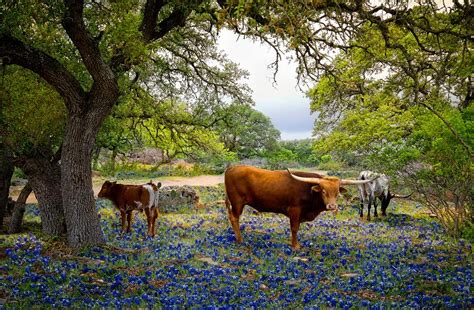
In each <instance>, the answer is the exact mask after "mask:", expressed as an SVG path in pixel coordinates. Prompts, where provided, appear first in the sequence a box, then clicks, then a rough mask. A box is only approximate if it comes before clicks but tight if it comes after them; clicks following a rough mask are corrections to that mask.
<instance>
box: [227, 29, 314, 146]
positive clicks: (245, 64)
mask: <svg viewBox="0 0 474 310" xmlns="http://www.w3.org/2000/svg"><path fill="white" fill-rule="evenodd" d="M219 37H220V38H219V47H220V48H221V49H222V50H224V52H225V53H226V54H227V55H228V57H229V58H230V59H231V60H232V61H234V62H235V63H238V64H239V66H240V67H241V68H243V69H245V70H247V71H248V72H249V73H250V77H249V79H248V80H247V84H248V85H249V86H250V88H252V90H253V99H254V101H255V108H256V109H257V110H259V111H261V112H263V113H264V114H265V115H267V116H269V117H270V118H271V119H272V122H273V124H274V125H275V127H276V128H278V129H279V130H280V131H281V138H282V139H283V140H292V139H304V138H310V137H311V132H312V129H313V124H314V116H313V115H310V109H309V99H308V98H307V97H306V96H305V94H304V93H302V92H301V91H300V90H299V89H298V88H297V86H296V71H295V68H296V65H295V64H294V63H293V64H288V62H287V60H285V59H284V60H282V61H281V62H280V65H279V71H278V75H277V78H276V80H277V83H278V84H277V85H274V84H273V70H272V69H269V68H268V65H269V64H270V63H272V62H273V61H274V59H275V54H274V52H273V51H271V50H270V48H268V47H267V46H264V45H261V44H260V43H256V42H253V41H251V40H248V39H244V38H242V37H241V38H238V39H237V36H236V35H235V34H234V33H232V32H230V31H225V30H224V31H222V32H221V33H220V36H219Z"/></svg>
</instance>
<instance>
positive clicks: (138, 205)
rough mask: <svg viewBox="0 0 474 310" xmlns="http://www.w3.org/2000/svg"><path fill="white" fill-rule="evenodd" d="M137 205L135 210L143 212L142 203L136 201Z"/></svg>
mask: <svg viewBox="0 0 474 310" xmlns="http://www.w3.org/2000/svg"><path fill="white" fill-rule="evenodd" d="M134 203H135V208H136V209H138V210H141V209H143V204H142V203H141V201H134Z"/></svg>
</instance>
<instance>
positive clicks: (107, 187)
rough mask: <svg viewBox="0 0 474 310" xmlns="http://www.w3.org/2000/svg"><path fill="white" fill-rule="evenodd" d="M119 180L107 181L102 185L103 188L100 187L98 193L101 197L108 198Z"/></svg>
mask: <svg viewBox="0 0 474 310" xmlns="http://www.w3.org/2000/svg"><path fill="white" fill-rule="evenodd" d="M116 183H117V182H110V181H105V183H104V184H103V185H102V188H101V189H100V192H99V194H98V195H97V196H98V197H99V198H108V197H110V195H111V194H112V187H113V186H114V185H115V184H116Z"/></svg>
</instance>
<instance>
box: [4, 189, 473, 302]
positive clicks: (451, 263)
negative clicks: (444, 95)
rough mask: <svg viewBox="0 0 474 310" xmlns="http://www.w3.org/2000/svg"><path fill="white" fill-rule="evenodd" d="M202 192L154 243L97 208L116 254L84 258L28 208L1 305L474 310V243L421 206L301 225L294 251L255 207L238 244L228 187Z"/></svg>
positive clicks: (164, 218)
mask: <svg viewBox="0 0 474 310" xmlns="http://www.w3.org/2000/svg"><path fill="white" fill-rule="evenodd" d="M197 190H198V191H199V192H200V194H201V199H202V202H203V203H204V204H205V206H206V207H204V208H195V207H193V206H187V205H181V206H175V207H169V208H167V209H164V210H161V216H160V218H159V220H158V228H157V236H156V237H155V238H147V237H145V235H146V221H145V219H144V216H143V215H136V216H135V218H134V222H133V227H132V232H131V233H129V234H121V233H120V227H119V217H118V215H117V211H116V210H115V209H114V208H113V206H112V205H111V204H110V202H108V201H104V200H98V201H97V208H98V210H99V214H100V216H101V224H102V230H103V232H104V234H105V236H106V238H107V246H105V247H94V248H88V249H85V250H83V251H81V252H79V253H76V252H73V251H71V250H70V249H69V248H68V247H67V246H65V245H64V243H63V242H62V241H61V240H56V239H51V238H47V237H45V236H43V235H41V233H40V226H39V216H38V209H37V207H36V206H35V205H28V207H27V213H26V225H27V227H28V231H27V232H26V233H24V234H21V235H12V236H0V244H1V246H0V308H6V309H12V308H31V307H40V308H43V307H60V308H62V307H73V308H104V307H105V308H109V307H114V308H115V307H116V308H139V307H140V308H147V307H149V308H189V307H192V308H207V309H215V308H229V307H230V308H249V307H255V308H278V309H280V308H328V307H329V308H337V309H350V308H354V309H355V308H361V307H362V308H370V309H382V308H384V309H385V308H416V309H419V308H424V309H431V308H452V309H468V308H472V307H474V296H473V294H472V287H473V284H474V280H473V277H472V246H471V243H470V242H468V241H465V240H462V239H458V240H456V239H452V238H450V237H448V236H447V235H446V234H445V232H444V231H443V229H442V227H441V226H440V225H439V224H438V223H437V222H436V221H435V220H434V219H432V218H430V217H429V215H428V214H427V213H426V211H425V210H424V209H423V208H422V207H421V206H420V205H417V204H415V203H414V202H410V201H408V202H397V201H395V202H392V204H391V206H390V207H389V209H388V213H389V215H388V216H387V217H386V218H380V219H375V220H373V221H371V222H367V221H361V220H360V219H359V217H358V215H357V214H358V213H357V212H358V211H357V209H356V208H355V206H345V207H344V209H343V210H342V211H341V212H340V213H339V214H337V215H334V214H332V213H325V214H323V215H321V216H319V217H318V218H316V220H315V221H313V222H310V223H305V224H302V226H301V228H300V231H299V240H300V242H301V244H302V246H303V248H302V249H301V250H299V251H293V250H292V249H291V248H290V246H289V235H290V232H289V223H288V219H287V218H285V217H284V216H279V215H274V214H258V213H256V212H255V211H253V210H252V209H251V208H248V207H247V208H246V209H245V211H244V214H243V216H242V217H241V228H242V234H243V238H244V243H243V244H241V245H238V244H236V243H235V238H234V234H233V231H232V229H231V228H230V225H229V223H228V220H227V214H226V211H225V207H224V206H223V204H222V202H221V200H222V199H223V187H222V185H220V186H218V187H197Z"/></svg>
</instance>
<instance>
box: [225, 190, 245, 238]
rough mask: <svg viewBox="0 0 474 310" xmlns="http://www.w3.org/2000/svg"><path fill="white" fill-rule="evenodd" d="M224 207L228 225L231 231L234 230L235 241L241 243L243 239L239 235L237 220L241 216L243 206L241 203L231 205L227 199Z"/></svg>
mask: <svg viewBox="0 0 474 310" xmlns="http://www.w3.org/2000/svg"><path fill="white" fill-rule="evenodd" d="M225 205H226V207H227V213H228V214H229V221H230V224H231V225H232V229H233V230H234V233H235V238H236V241H237V243H242V241H243V239H242V235H241V233H240V225H239V219H240V215H242V211H243V209H244V204H243V203H241V202H238V203H237V202H233V203H231V202H230V200H229V199H228V198H227V199H226V200H225Z"/></svg>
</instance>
